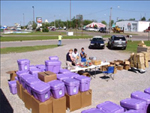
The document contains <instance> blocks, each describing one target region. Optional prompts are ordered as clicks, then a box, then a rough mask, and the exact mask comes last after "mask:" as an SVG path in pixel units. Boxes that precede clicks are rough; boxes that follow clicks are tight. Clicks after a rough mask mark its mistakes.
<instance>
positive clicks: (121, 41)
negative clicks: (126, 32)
mask: <svg viewBox="0 0 150 113" xmlns="http://www.w3.org/2000/svg"><path fill="white" fill-rule="evenodd" d="M108 47H109V48H110V49H113V48H114V47H118V48H122V49H124V50H125V49H126V47H127V40H126V38H125V36H123V35H113V36H111V38H109V40H108Z"/></svg>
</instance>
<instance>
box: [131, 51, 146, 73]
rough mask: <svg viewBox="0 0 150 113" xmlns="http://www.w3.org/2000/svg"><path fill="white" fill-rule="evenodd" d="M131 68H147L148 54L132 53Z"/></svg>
mask: <svg viewBox="0 0 150 113" xmlns="http://www.w3.org/2000/svg"><path fill="white" fill-rule="evenodd" d="M130 63H131V67H136V68H138V69H144V70H145V68H147V67H149V64H148V53H147V52H142V53H137V54H134V53H132V54H131V56H130Z"/></svg>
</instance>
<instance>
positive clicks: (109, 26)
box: [109, 7, 112, 33]
mask: <svg viewBox="0 0 150 113" xmlns="http://www.w3.org/2000/svg"><path fill="white" fill-rule="evenodd" d="M111 12H112V7H111V8H110V17H109V33H110V32H111V15H112V14H111Z"/></svg>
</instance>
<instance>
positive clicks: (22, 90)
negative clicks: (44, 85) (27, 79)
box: [21, 85, 25, 102]
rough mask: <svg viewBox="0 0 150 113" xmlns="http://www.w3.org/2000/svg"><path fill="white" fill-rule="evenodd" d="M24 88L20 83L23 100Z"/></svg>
mask: <svg viewBox="0 0 150 113" xmlns="http://www.w3.org/2000/svg"><path fill="white" fill-rule="evenodd" d="M24 90H25V89H24V88H23V86H22V85H21V94H22V101H23V102H24V101H25V99H24Z"/></svg>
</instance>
